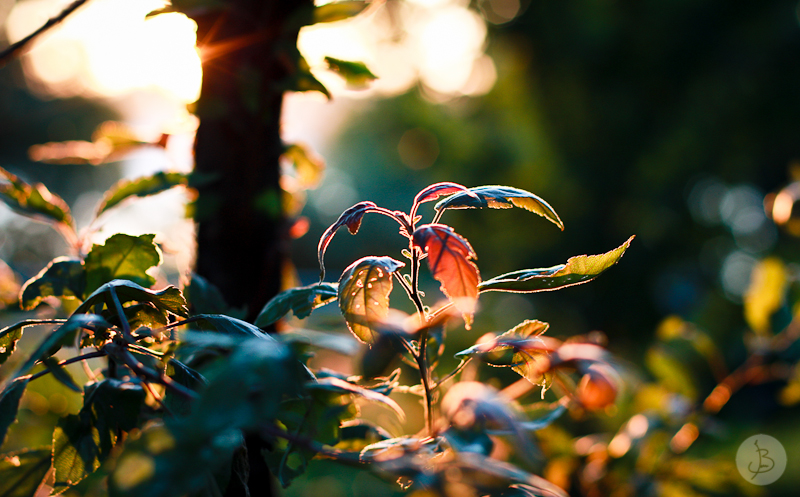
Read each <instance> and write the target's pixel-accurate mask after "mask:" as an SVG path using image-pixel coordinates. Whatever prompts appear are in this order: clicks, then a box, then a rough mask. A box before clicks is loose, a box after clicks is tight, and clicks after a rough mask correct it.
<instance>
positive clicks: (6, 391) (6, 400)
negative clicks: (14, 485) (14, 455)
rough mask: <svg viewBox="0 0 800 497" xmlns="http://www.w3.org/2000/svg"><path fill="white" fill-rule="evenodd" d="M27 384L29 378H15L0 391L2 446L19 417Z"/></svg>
mask: <svg viewBox="0 0 800 497" xmlns="http://www.w3.org/2000/svg"><path fill="white" fill-rule="evenodd" d="M27 386H28V378H15V379H14V380H12V381H11V382H10V383H7V384H6V385H5V388H3V391H2V392H0V446H2V445H3V442H4V441H5V439H6V433H8V428H9V427H10V426H11V425H12V424H13V423H14V420H16V419H17V411H18V410H19V401H20V399H21V398H22V394H23V393H24V392H25V387H27ZM0 488H2V483H0Z"/></svg>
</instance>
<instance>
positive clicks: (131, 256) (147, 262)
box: [84, 233, 161, 293]
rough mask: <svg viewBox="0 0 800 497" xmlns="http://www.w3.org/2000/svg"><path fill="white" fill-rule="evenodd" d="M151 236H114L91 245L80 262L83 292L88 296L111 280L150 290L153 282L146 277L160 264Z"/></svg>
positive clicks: (150, 278)
mask: <svg viewBox="0 0 800 497" xmlns="http://www.w3.org/2000/svg"><path fill="white" fill-rule="evenodd" d="M154 238H155V235H153V234H149V235H141V236H130V235H126V234H123V233H117V234H116V235H114V236H112V237H111V238H109V239H108V240H106V242H105V244H104V245H95V246H93V247H92V250H91V251H90V252H89V254H88V255H87V256H86V259H85V260H84V268H85V270H86V290H85V292H86V293H91V292H93V291H95V290H96V289H98V288H99V287H100V286H101V285H103V284H105V283H108V282H110V281H112V280H116V279H123V280H130V281H132V282H134V283H137V284H139V285H142V286H144V287H150V286H152V285H153V284H154V283H155V282H156V279H155V278H153V277H152V276H150V275H149V274H147V270H148V269H150V268H151V267H154V266H158V265H159V264H161V251H160V250H159V249H158V247H157V246H156V244H155V243H153V239H154Z"/></svg>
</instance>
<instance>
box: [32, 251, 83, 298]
mask: <svg viewBox="0 0 800 497" xmlns="http://www.w3.org/2000/svg"><path fill="white" fill-rule="evenodd" d="M85 287H86V276H85V273H84V271H83V263H82V262H81V261H79V260H75V259H67V258H66V257H58V258H56V259H53V260H52V261H51V262H50V264H48V265H47V267H45V268H44V269H42V270H41V271H40V272H39V274H37V275H36V276H34V277H33V278H31V279H29V280H28V281H26V282H25V284H24V285H23V286H22V291H21V292H20V306H21V307H22V308H23V309H24V310H26V311H29V310H31V309H34V308H35V307H36V306H38V305H39V303H40V302H41V301H42V299H43V298H44V297H58V298H62V299H64V298H66V299H81V298H83V296H84V291H85Z"/></svg>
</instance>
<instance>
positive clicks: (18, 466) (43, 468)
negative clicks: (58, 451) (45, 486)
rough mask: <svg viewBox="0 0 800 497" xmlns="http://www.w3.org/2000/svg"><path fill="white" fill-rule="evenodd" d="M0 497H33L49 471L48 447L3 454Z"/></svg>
mask: <svg viewBox="0 0 800 497" xmlns="http://www.w3.org/2000/svg"><path fill="white" fill-rule="evenodd" d="M0 457H2V458H1V459H0V497H33V496H34V495H36V490H37V489H38V488H39V486H40V485H41V484H42V481H43V480H44V478H45V476H46V475H47V472H48V471H50V459H51V457H52V455H51V452H50V447H43V448H41V449H29V450H22V451H19V452H13V453H11V454H3V455H2V456H0Z"/></svg>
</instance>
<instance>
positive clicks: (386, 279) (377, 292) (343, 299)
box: [338, 257, 405, 344]
mask: <svg viewBox="0 0 800 497" xmlns="http://www.w3.org/2000/svg"><path fill="white" fill-rule="evenodd" d="M403 266H405V264H404V263H402V262H400V261H398V260H395V259H392V258H391V257H364V258H363V259H359V260H357V261H356V262H354V263H353V264H351V265H350V266H348V267H347V269H345V270H344V272H343V273H342V277H341V278H340V279H339V295H338V296H339V309H341V311H342V315H343V316H344V319H345V321H346V322H347V327H348V328H350V331H351V332H353V335H355V337H356V338H358V340H359V341H361V342H362V343H370V344H371V343H373V342H374V341H375V340H376V339H377V336H378V331H377V328H378V326H379V325H378V323H380V322H381V321H383V320H384V319H385V318H386V316H387V314H388V312H389V295H390V294H391V293H392V286H393V282H392V273H394V272H395V271H397V270H398V269H399V268H401V267H403Z"/></svg>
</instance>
